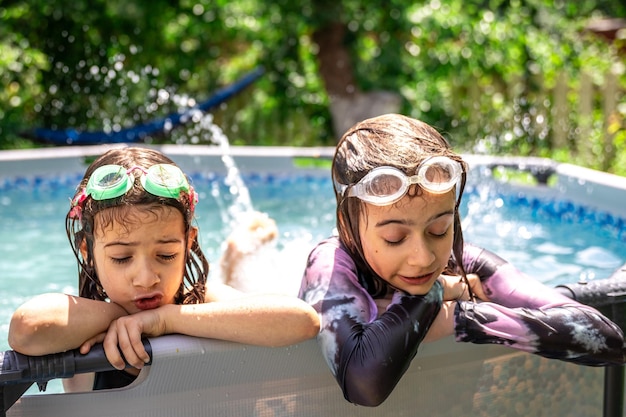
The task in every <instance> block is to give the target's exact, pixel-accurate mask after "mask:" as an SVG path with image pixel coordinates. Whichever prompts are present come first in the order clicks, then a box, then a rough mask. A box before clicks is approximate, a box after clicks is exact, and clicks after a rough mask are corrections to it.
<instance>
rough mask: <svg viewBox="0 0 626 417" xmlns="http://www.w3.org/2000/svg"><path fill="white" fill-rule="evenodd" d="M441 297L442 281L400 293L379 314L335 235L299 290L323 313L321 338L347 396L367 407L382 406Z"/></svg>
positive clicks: (313, 259) (316, 253) (319, 250)
mask: <svg viewBox="0 0 626 417" xmlns="http://www.w3.org/2000/svg"><path fill="white" fill-rule="evenodd" d="M442 297H443V288H442V287H441V284H440V283H439V282H437V283H436V284H435V285H434V286H433V288H432V289H431V291H430V292H429V293H428V294H426V295H423V296H410V295H406V294H403V293H400V292H396V294H395V295H394V296H393V299H392V301H391V304H389V306H388V307H387V310H386V311H385V312H384V313H382V314H381V315H380V316H378V311H377V307H376V304H375V303H374V300H373V299H372V297H371V296H370V295H369V294H368V293H367V291H366V290H365V289H364V288H363V287H362V286H361V284H360V283H359V281H358V278H357V273H356V266H355V264H354V262H353V261H352V259H351V258H350V256H349V254H348V253H347V252H346V251H345V249H344V248H343V247H342V246H341V244H340V243H339V241H338V240H337V239H336V238H331V239H328V240H326V241H324V242H322V243H320V244H319V245H318V246H317V247H316V248H315V249H314V250H313V251H312V252H311V254H310V256H309V261H308V264H307V268H306V271H305V273H304V278H303V281H302V287H301V289H300V298H302V299H303V300H305V301H306V302H308V303H309V304H310V305H312V306H313V307H314V308H315V309H316V310H317V312H318V314H319V315H320V320H321V330H320V333H319V335H318V338H317V339H318V342H319V344H320V347H321V349H322V353H323V355H324V357H325V359H326V362H327V363H328V366H329V367H330V369H331V371H332V373H333V375H334V376H335V378H336V379H337V382H338V383H339V385H340V387H341V389H342V390H343V394H344V397H345V398H346V400H348V401H350V402H352V403H355V404H360V405H366V406H377V405H379V404H380V403H382V402H383V401H384V400H385V399H386V398H387V397H388V396H389V394H390V393H391V392H392V391H393V389H394V388H395V386H396V384H397V383H398V381H399V380H400V378H401V377H402V375H403V374H404V372H405V371H406V370H407V368H408V367H409V364H410V363H411V360H412V359H413V357H414V356H415V354H416V353H417V349H418V347H419V344H420V343H421V341H422V340H423V339H424V336H425V335H426V332H427V331H428V329H429V327H430V325H431V324H432V321H433V320H434V318H435V316H436V315H437V313H438V312H439V310H440V309H441V304H442Z"/></svg>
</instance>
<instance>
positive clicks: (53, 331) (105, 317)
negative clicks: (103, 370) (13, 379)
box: [8, 293, 127, 355]
mask: <svg viewBox="0 0 626 417" xmlns="http://www.w3.org/2000/svg"><path fill="white" fill-rule="evenodd" d="M126 314H127V313H126V311H125V310H124V309H123V308H122V307H120V306H118V305H117V304H113V303H107V302H104V301H95V300H90V299H87V298H82V297H75V296H72V295H67V294H57V293H50V294H42V295H39V296H36V297H34V298H32V299H30V300H29V301H27V302H26V303H24V304H22V305H21V306H20V307H18V309H17V310H16V311H15V312H14V313H13V317H12V318H11V324H10V326H9V336H8V338H9V345H10V346H11V348H12V349H14V350H15V351H17V352H20V353H22V354H25V355H46V354H49V353H57V352H64V351H67V350H70V349H75V348H77V347H79V346H80V345H81V344H82V343H83V342H84V341H85V340H87V339H89V338H92V337H94V336H95V335H97V334H100V333H103V332H105V331H106V330H107V328H108V327H109V324H110V323H111V322H112V321H113V320H115V319H116V318H118V317H121V316H124V315H126Z"/></svg>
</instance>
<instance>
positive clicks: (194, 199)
mask: <svg viewBox="0 0 626 417" xmlns="http://www.w3.org/2000/svg"><path fill="white" fill-rule="evenodd" d="M199 200H200V198H199V197H198V193H197V192H196V190H194V189H193V187H192V186H191V185H190V186H189V205H190V206H191V212H192V213H193V212H194V211H195V210H196V204H198V201H199Z"/></svg>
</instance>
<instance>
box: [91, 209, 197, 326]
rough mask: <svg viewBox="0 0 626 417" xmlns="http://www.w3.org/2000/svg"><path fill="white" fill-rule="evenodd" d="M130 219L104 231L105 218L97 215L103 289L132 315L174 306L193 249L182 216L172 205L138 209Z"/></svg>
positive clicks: (98, 264) (95, 250) (98, 263)
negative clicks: (188, 252)
mask: <svg viewBox="0 0 626 417" xmlns="http://www.w3.org/2000/svg"><path fill="white" fill-rule="evenodd" d="M126 219H127V222H126V223H125V224H120V223H119V222H116V221H114V222H113V223H111V224H110V225H108V226H107V227H106V228H104V229H103V228H102V227H99V224H98V223H99V220H100V221H102V219H101V213H98V214H96V217H95V225H94V244H93V256H94V262H95V267H96V272H97V274H98V277H99V278H100V283H101V284H102V287H103V288H104V290H105V291H106V294H107V296H108V297H109V299H110V300H111V301H112V302H114V303H116V304H119V305H120V306H122V307H123V308H124V309H125V310H126V311H127V312H128V313H129V314H132V313H136V312H138V311H140V310H148V309H153V308H156V307H159V306H161V305H164V304H173V303H174V299H175V296H176V293H177V292H178V289H179V288H180V284H181V282H182V280H183V274H184V268H185V255H186V253H187V248H188V247H190V246H188V245H190V243H189V242H188V241H187V240H186V239H185V230H184V222H183V216H182V214H181V213H180V212H179V211H178V210H176V209H175V208H173V207H167V206H165V207H160V208H158V209H153V210H151V211H147V210H146V209H145V208H141V207H132V208H130V209H129V212H128V215H127V216H126ZM195 231H196V229H192V233H190V237H189V241H191V239H192V238H193V237H195Z"/></svg>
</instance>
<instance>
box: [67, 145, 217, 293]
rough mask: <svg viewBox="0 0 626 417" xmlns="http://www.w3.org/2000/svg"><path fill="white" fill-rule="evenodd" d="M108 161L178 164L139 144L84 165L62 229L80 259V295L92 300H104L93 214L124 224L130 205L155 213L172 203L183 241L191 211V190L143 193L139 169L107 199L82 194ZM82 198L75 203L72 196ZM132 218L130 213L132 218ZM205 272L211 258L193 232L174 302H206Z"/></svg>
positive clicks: (126, 164)
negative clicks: (116, 194)
mask: <svg viewBox="0 0 626 417" xmlns="http://www.w3.org/2000/svg"><path fill="white" fill-rule="evenodd" d="M108 164H114V165H121V166H123V167H126V168H131V167H135V166H138V167H142V168H144V169H147V168H150V167H151V166H152V165H156V164H172V165H176V164H175V163H174V161H172V160H171V159H170V158H168V157H167V156H165V155H163V154H162V153H160V152H158V151H155V150H152V149H148V148H139V147H129V148H120V149H113V150H109V151H107V152H106V153H104V154H103V155H101V156H100V157H98V158H97V159H96V160H95V161H94V162H93V163H92V164H91V165H90V166H89V167H88V168H87V170H86V172H85V175H84V176H83V179H82V180H81V182H80V184H79V185H78V188H77V190H76V193H75V195H74V198H73V200H72V201H73V206H72V208H70V211H69V212H68V213H67V216H66V217H65V228H66V231H67V236H68V239H69V241H70V245H71V247H72V250H73V251H74V255H75V256H76V259H77V261H78V287H79V295H80V296H81V297H85V298H91V299H93V300H105V299H107V295H106V292H105V291H104V288H103V287H102V284H101V283H100V279H99V278H98V275H97V273H96V269H95V265H94V257H93V242H94V228H95V224H94V219H95V216H96V214H98V213H100V217H99V225H98V227H101V228H105V227H107V226H108V225H110V224H111V223H113V222H118V223H120V224H125V223H127V222H128V221H129V219H128V213H129V210H130V209H131V208H133V207H137V206H141V207H142V209H143V208H145V209H146V210H148V211H150V212H152V213H157V211H158V210H160V209H162V208H163V207H173V208H175V209H176V210H178V211H179V212H180V213H181V214H182V215H183V222H184V228H185V241H188V237H189V233H190V230H191V229H192V227H193V226H192V221H193V215H194V201H193V198H194V196H193V195H189V194H188V193H185V192H181V194H180V196H179V197H178V198H177V199H174V198H166V197H159V196H156V195H153V194H150V193H148V192H146V191H145V190H144V188H143V186H142V185H141V182H140V180H139V178H140V177H139V174H140V172H137V171H140V170H136V171H134V173H135V174H134V175H135V183H134V186H133V188H131V189H130V190H129V191H128V192H127V193H126V194H124V195H122V196H120V197H116V198H112V199H107V200H94V199H93V198H91V197H86V198H82V199H80V197H81V196H82V195H83V192H84V190H85V187H86V186H87V182H88V181H89V178H90V177H91V175H92V174H93V172H94V171H95V170H96V169H97V168H99V167H101V166H103V165H108ZM79 199H80V202H79V203H78V205H76V201H78V200H79ZM131 221H133V220H132V218H131ZM83 242H84V243H85V244H86V248H87V253H86V257H83V256H82V254H81V251H80V248H81V245H82V244H83ZM208 274H209V262H208V261H207V259H206V257H205V256H204V254H203V252H202V249H201V248H200V245H199V244H198V239H197V237H196V238H195V239H194V240H193V242H192V245H191V248H189V250H188V251H187V253H186V256H185V271H184V278H183V279H182V281H181V284H180V288H179V290H178V293H177V294H176V297H175V303H176V304H197V303H202V302H204V294H205V286H206V281H207V277H208Z"/></svg>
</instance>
